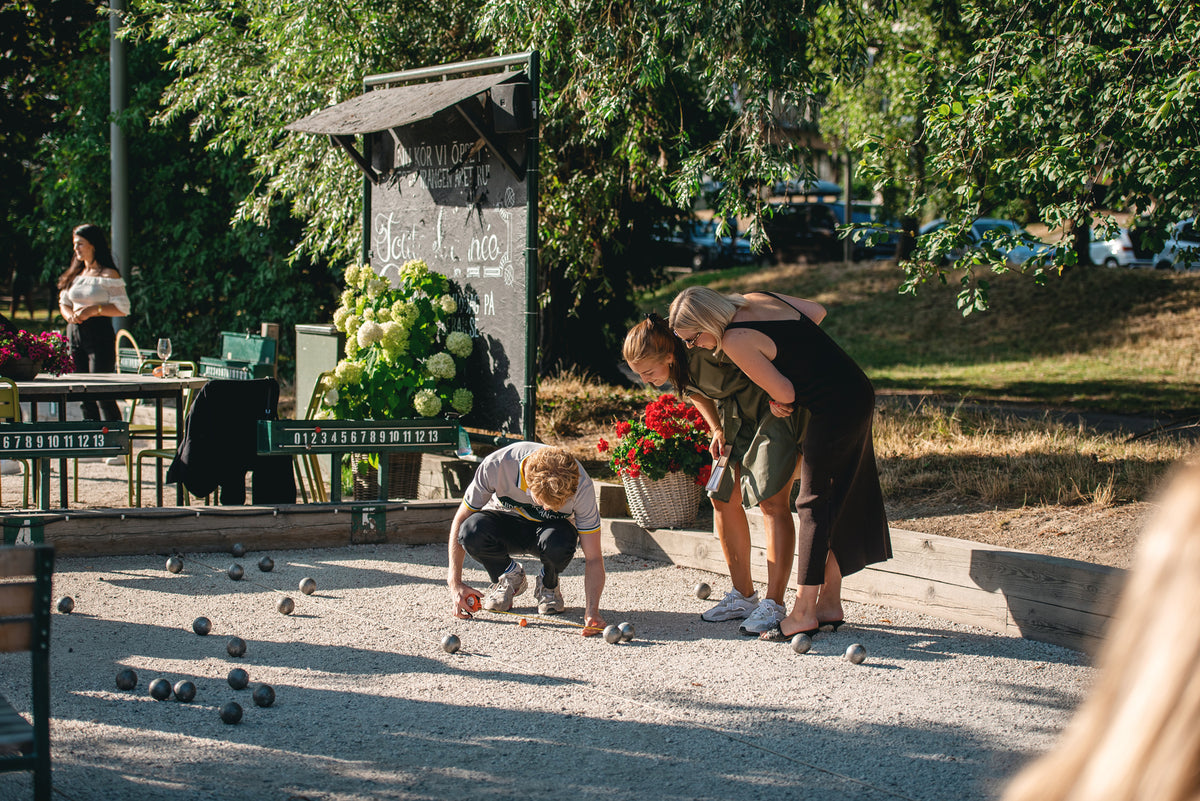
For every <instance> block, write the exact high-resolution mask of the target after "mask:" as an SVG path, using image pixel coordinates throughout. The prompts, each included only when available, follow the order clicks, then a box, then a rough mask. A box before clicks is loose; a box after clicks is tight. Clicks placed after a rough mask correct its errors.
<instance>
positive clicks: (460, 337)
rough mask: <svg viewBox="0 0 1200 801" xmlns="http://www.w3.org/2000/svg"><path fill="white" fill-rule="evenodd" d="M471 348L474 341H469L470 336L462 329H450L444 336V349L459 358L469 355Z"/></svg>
mask: <svg viewBox="0 0 1200 801" xmlns="http://www.w3.org/2000/svg"><path fill="white" fill-rule="evenodd" d="M473 348H474V343H473V342H471V338H470V337H469V336H467V335H466V334H464V333H463V332H462V331H451V332H450V334H449V335H448V336H447V337H446V350H448V351H450V352H451V353H452V354H454V355H455V356H457V357H458V358H460V359H465V358H466V357H468V356H470V355H471V350H472V349H473Z"/></svg>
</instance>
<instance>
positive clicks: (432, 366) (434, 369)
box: [425, 351, 456, 380]
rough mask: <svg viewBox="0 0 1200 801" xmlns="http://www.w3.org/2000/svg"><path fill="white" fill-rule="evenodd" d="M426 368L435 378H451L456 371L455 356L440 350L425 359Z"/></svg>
mask: <svg viewBox="0 0 1200 801" xmlns="http://www.w3.org/2000/svg"><path fill="white" fill-rule="evenodd" d="M425 369H426V370H428V371H429V374H430V375H431V376H433V377H434V378H441V379H445V380H449V379H451V378H454V373H455V372H456V369H455V366H454V358H453V357H452V356H451V355H450V354H449V353H446V352H445V351H439V352H438V353H435V354H433V355H432V356H430V357H429V358H428V359H426V360H425Z"/></svg>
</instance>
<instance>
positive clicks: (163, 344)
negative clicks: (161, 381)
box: [158, 337, 171, 377]
mask: <svg viewBox="0 0 1200 801" xmlns="http://www.w3.org/2000/svg"><path fill="white" fill-rule="evenodd" d="M158 358H159V359H161V360H162V366H161V367H160V368H159V373H160V375H162V376H163V377H166V375H167V369H166V367H167V359H169V358H171V340H170V339H168V338H166V337H160V338H159V340H158Z"/></svg>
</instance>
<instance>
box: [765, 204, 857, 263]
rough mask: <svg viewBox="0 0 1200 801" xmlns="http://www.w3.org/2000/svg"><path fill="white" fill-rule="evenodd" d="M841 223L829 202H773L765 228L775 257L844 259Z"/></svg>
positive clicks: (822, 259) (815, 260) (819, 259)
mask: <svg viewBox="0 0 1200 801" xmlns="http://www.w3.org/2000/svg"><path fill="white" fill-rule="evenodd" d="M839 224H840V223H839V221H838V218H837V216H836V215H835V214H834V213H833V208H832V207H830V205H829V204H828V203H773V204H771V207H770V213H769V214H768V215H764V219H763V231H764V232H765V233H766V235H767V238H768V239H770V240H771V252H772V253H773V254H774V257H775V259H776V260H792V259H798V258H803V259H806V260H807V261H812V262H817V261H841V259H842V240H841V239H839V238H838V230H837V229H838V225H839Z"/></svg>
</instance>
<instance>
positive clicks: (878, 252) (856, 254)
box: [828, 203, 900, 261]
mask: <svg viewBox="0 0 1200 801" xmlns="http://www.w3.org/2000/svg"><path fill="white" fill-rule="evenodd" d="M828 205H829V208H831V209H833V214H834V216H835V217H836V218H837V220H838V224H839V225H845V224H846V223H845V220H846V211H845V210H846V205H845V204H844V203H830V204H828ZM850 222H851V224H852V225H854V226H855V228H856V229H857V230H863V229H866V228H867V227H868V226H872V225H874V226H883V227H881V228H877V229H875V230H874V231H872V234H871V236H870V237H859V238H858V239H855V237H854V232H851V234H850V242H851V247H852V248H853V249H852V251H851V258H852V259H854V261H863V260H864V259H894V258H896V251H897V250H898V249H899V246H900V233H899V230H900V226H899V224H898V223H896V222H894V221H892V220H885V219H883V218H882V217H881V216H880V214H879V207H878V206H875V205H873V204H870V203H854V204H852V205H851V206H850Z"/></svg>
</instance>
